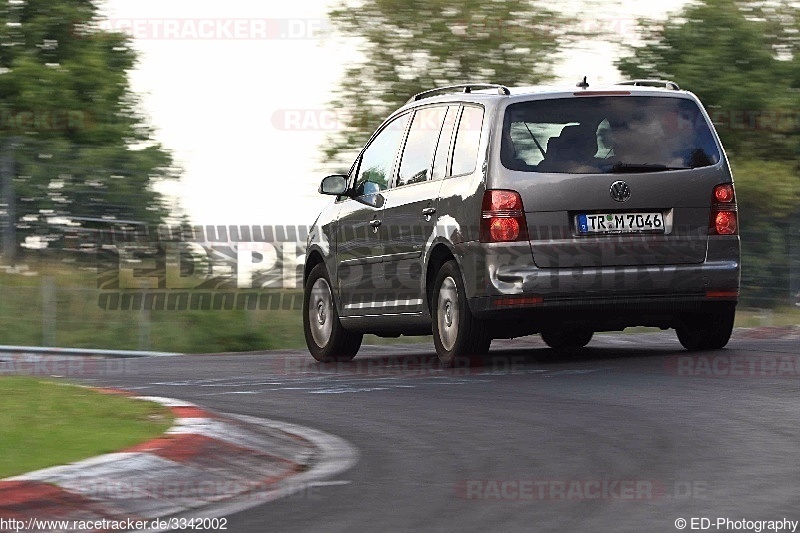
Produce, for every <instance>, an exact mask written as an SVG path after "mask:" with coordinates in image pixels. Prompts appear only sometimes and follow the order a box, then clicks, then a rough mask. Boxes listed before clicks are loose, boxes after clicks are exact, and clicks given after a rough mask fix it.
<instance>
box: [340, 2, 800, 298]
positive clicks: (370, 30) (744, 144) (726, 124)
mask: <svg viewBox="0 0 800 533" xmlns="http://www.w3.org/2000/svg"><path fill="white" fill-rule="evenodd" d="M550 6H551V5H550V4H541V5H540V4H538V3H537V2H534V1H526V0H507V1H505V2H484V1H473V0H469V1H466V2H456V1H452V0H436V1H424V2H423V1H417V0H412V1H407V0H363V1H359V2H355V1H351V0H341V1H340V4H339V5H338V6H337V8H336V9H334V10H333V11H332V12H331V14H330V16H331V20H332V22H333V24H334V26H335V27H336V28H337V29H338V30H339V31H341V32H342V33H343V34H344V35H346V36H350V37H355V38H358V39H360V41H361V51H362V54H363V61H362V62H360V63H357V64H354V65H352V66H350V67H349V68H348V69H347V70H346V72H345V73H344V75H343V77H342V82H341V84H340V85H339V87H338V88H337V90H336V93H335V98H334V100H333V102H332V107H333V108H334V109H335V110H336V111H337V112H338V114H339V115H340V117H343V120H342V122H343V123H344V127H343V128H341V129H340V130H338V131H336V132H335V133H333V134H332V135H331V138H330V140H329V142H328V143H327V144H326V146H325V148H324V157H325V158H326V160H327V161H333V162H336V163H339V166H340V167H346V166H349V164H350V162H352V160H353V159H354V157H355V154H354V150H358V149H359V148H360V147H361V146H363V144H364V142H365V141H366V139H367V138H368V137H369V135H370V134H371V133H372V132H373V131H374V130H375V129H376V128H377V127H378V126H379V125H380V123H381V121H382V120H383V119H384V118H385V117H386V116H387V115H388V114H389V113H390V112H391V111H393V110H394V109H396V108H397V107H399V106H400V105H402V104H403V103H404V102H405V101H406V100H407V99H408V98H409V97H411V96H412V95H414V94H415V93H417V92H419V91H422V90H425V89H429V88H432V87H439V86H444V85H450V84H455V83H463V82H467V81H473V82H475V81H486V82H495V83H502V84H506V85H531V84H537V83H541V82H548V81H551V80H552V78H553V66H554V65H555V63H556V62H557V61H558V60H560V59H561V57H563V54H564V52H566V51H567V47H568V46H569V45H570V44H571V43H573V42H576V41H577V40H578V39H581V38H583V39H584V40H587V41H588V40H590V39H593V40H596V41H597V40H604V39H607V40H610V41H613V40H614V36H611V35H605V36H604V35H598V34H594V35H580V32H578V31H576V28H578V27H579V26H580V24H574V22H575V21H574V20H571V19H569V18H568V17H566V16H564V15H563V14H560V13H559V12H557V11H554V10H552V9H549V7H550ZM606 7H607V8H608V9H611V10H617V11H618V12H624V7H623V6H622V4H611V5H607V6H606ZM595 9H597V7H596V6H595ZM589 11H592V10H589ZM799 12H800V9H798V4H797V3H796V2H792V1H790V0H764V1H743V0H699V1H695V2H691V3H687V4H686V6H685V7H684V8H683V9H682V10H681V11H680V12H678V13H675V14H673V15H672V16H670V17H669V18H668V19H667V20H665V21H661V20H658V21H656V20H648V19H643V20H640V21H639V24H638V36H639V42H637V43H636V44H631V43H630V42H628V43H623V44H622V47H623V48H622V54H621V57H620V58H619V59H618V60H617V61H616V63H615V64H616V66H617V68H618V69H619V70H620V72H621V74H622V78H623V79H633V78H663V79H669V80H673V81H675V82H677V83H678V84H679V85H680V86H681V87H682V88H685V89H688V90H690V91H692V92H694V93H695V94H697V95H698V96H699V97H700V98H701V100H702V101H703V103H704V104H705V105H706V107H707V109H708V111H709V114H710V115H711V117H712V120H713V121H714V123H715V125H716V128H717V130H718V132H719V134H720V137H721V138H722V142H723V144H724V146H725V148H726V151H727V153H728V156H729V158H730V160H731V164H732V166H733V170H734V175H735V180H736V185H737V194H738V200H739V206H740V211H741V213H742V216H741V220H742V224H741V226H742V227H741V235H742V242H743V285H744V289H743V299H744V301H745V303H746V304H748V305H755V306H763V307H768V306H771V305H772V304H773V303H777V304H787V303H794V298H795V294H797V293H798V291H800V53H798V52H800V14H799ZM586 16H592V15H589V14H588V12H587V15H586ZM578 22H580V21H578ZM589 81H590V83H591V80H589Z"/></svg>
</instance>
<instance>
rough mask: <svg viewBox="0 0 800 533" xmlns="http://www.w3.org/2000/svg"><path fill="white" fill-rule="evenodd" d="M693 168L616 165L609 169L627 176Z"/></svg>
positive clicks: (647, 164)
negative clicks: (637, 173) (629, 174)
mask: <svg viewBox="0 0 800 533" xmlns="http://www.w3.org/2000/svg"><path fill="white" fill-rule="evenodd" d="M691 168H692V167H670V166H667V165H661V164H657V163H621V162H620V163H614V165H612V166H611V168H609V169H608V172H609V173H612V174H626V173H632V172H661V171H663V170H688V169H691Z"/></svg>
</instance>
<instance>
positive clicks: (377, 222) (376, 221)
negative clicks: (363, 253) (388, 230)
mask: <svg viewBox="0 0 800 533" xmlns="http://www.w3.org/2000/svg"><path fill="white" fill-rule="evenodd" d="M381 224H382V222H381V221H380V220H379V219H377V218H376V219H373V220H370V221H369V225H370V226H372V227H373V228H377V227H378V226H380V225H381Z"/></svg>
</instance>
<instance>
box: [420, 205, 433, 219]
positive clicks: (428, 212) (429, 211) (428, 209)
mask: <svg viewBox="0 0 800 533" xmlns="http://www.w3.org/2000/svg"><path fill="white" fill-rule="evenodd" d="M434 213H436V208H435V207H426V208H425V209H423V210H422V214H423V215H425V216H426V217H429V216H431V215H432V214H434Z"/></svg>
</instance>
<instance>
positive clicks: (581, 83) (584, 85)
mask: <svg viewBox="0 0 800 533" xmlns="http://www.w3.org/2000/svg"><path fill="white" fill-rule="evenodd" d="M575 87H580V88H581V89H587V88H588V87H589V82H587V81H586V76H584V77H583V81H579V82H578V83H576V84H575Z"/></svg>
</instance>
